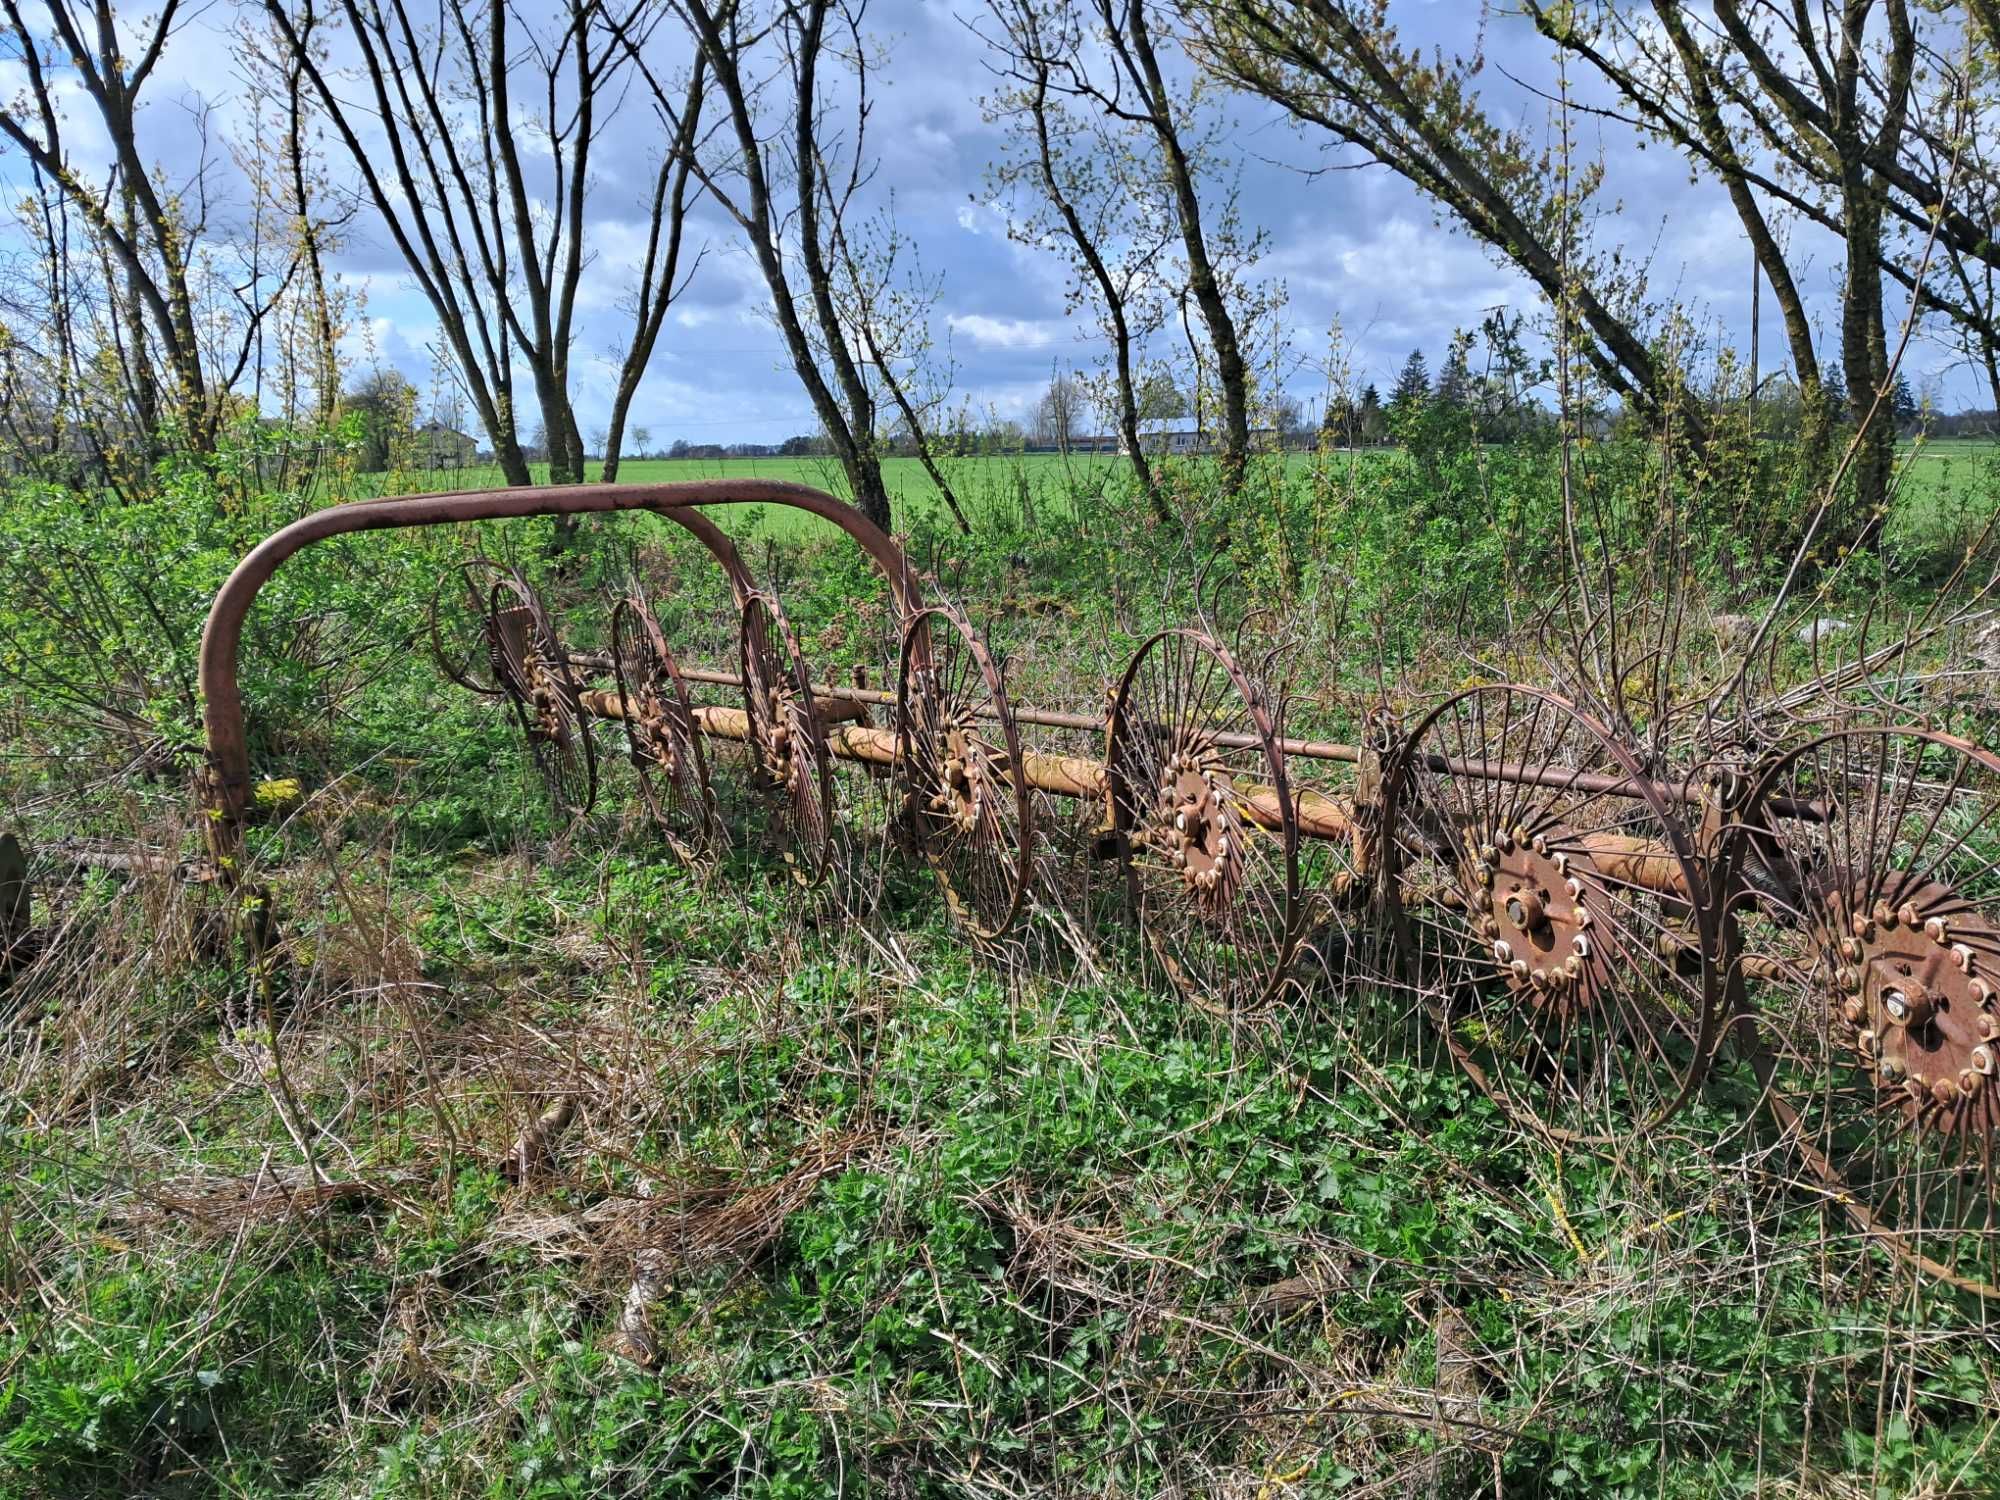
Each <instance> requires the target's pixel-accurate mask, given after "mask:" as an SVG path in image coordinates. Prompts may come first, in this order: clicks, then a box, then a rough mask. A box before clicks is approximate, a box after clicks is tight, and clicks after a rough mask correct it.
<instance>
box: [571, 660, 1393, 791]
mask: <svg viewBox="0 0 2000 1500" xmlns="http://www.w3.org/2000/svg"><path fill="white" fill-rule="evenodd" d="M569 664H570V665H571V666H573V667H588V668H590V669H591V670H593V671H597V672H609V671H610V670H612V666H611V657H610V655H609V654H608V653H606V652H603V651H572V652H570V653H569ZM680 674H681V678H682V680H683V681H685V682H699V683H702V684H705V685H706V686H709V687H727V688H736V689H738V690H741V688H742V686H743V678H742V676H741V675H740V674H739V673H736V672H720V671H717V670H716V669H715V668H713V667H690V666H682V667H681V668H680ZM813 696H814V697H815V698H837V699H840V700H842V701H844V702H847V703H866V704H869V705H871V706H873V707H877V708H894V707H895V706H896V695H895V694H894V693H887V692H883V691H882V690H881V689H880V688H865V687H841V686H839V685H838V684H835V683H824V682H815V683H814V684H813ZM974 711H975V712H976V713H978V714H979V715H980V716H981V717H982V718H988V719H997V718H999V717H1000V714H999V711H998V710H997V709H994V708H991V707H989V706H987V705H986V704H980V705H979V706H978V707H977V708H976V709H975V710H974ZM1009 712H1011V713H1012V714H1013V716H1014V722H1015V723H1016V724H1033V725H1034V726H1036V727H1037V728H1039V729H1079V730H1082V731H1083V732H1085V733H1086V734H1102V733H1104V716H1103V715H1102V714H1068V713H1062V712H1060V711H1058V710H1056V709H1049V708H1012V709H1010V710H1009ZM1212 738H1213V739H1214V741H1215V743H1216V744H1218V745H1221V746H1223V747H1224V748H1225V749H1230V750H1255V749H1257V748H1259V747H1260V746H1261V745H1262V744H1263V741H1262V740H1260V739H1258V738H1257V736H1255V735H1253V734H1242V733H1239V732H1237V731H1233V730H1225V731H1222V732H1220V733H1218V734H1215V735H1214V736H1212ZM1276 744H1277V747H1278V753H1279V754H1280V755H1296V756H1299V757H1301V758H1302V759H1306V760H1333V761H1346V762H1348V763H1349V764H1358V763H1359V762H1360V760H1361V747H1360V746H1358V745H1339V744H1334V743H1332V742H1331V741H1327V740H1293V739H1281V740H1278V741H1276Z"/></svg>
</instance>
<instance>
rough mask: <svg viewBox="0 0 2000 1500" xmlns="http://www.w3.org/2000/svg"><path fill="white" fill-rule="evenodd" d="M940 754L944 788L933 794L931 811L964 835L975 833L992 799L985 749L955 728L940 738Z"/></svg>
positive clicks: (966, 732) (963, 729) (961, 727)
mask: <svg viewBox="0 0 2000 1500" xmlns="http://www.w3.org/2000/svg"><path fill="white" fill-rule="evenodd" d="M938 751H939V754H938V766H939V770H940V773H941V779H942V784H941V785H940V786H939V787H938V789H937V791H935V792H933V793H932V794H931V808H932V810H933V811H934V812H936V813H937V814H938V815H939V816H940V817H943V818H945V819H947V820H948V821H950V822H951V823H953V824H954V825H956V826H957V827H958V829H959V830H960V831H961V832H964V833H972V832H974V831H976V830H977V829H978V827H979V821H980V819H981V818H982V817H984V816H985V813H986V801H987V798H988V797H990V796H991V795H993V792H992V787H991V782H992V773H991V770H990V768H989V767H988V766H987V764H986V750H985V747H984V746H983V745H981V744H980V743H979V739H978V737H977V736H976V735H974V734H973V733H972V732H971V731H970V730H969V729H967V728H966V727H965V726H964V725H962V724H954V725H952V726H950V727H949V728H947V729H946V730H945V731H944V733H943V734H942V735H941V736H939V744H938Z"/></svg>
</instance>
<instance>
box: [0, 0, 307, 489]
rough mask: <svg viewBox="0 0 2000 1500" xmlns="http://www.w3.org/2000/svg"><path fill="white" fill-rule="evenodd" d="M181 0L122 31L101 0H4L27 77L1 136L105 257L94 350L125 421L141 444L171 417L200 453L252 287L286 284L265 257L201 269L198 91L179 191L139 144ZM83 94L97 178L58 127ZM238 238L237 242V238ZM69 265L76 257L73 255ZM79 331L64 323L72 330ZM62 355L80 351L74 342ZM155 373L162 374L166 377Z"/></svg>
mask: <svg viewBox="0 0 2000 1500" xmlns="http://www.w3.org/2000/svg"><path fill="white" fill-rule="evenodd" d="M183 9H184V8H183V6H182V4H181V3H180V0H165V3H164V4H163V5H162V6H161V8H160V10H159V11H158V12H156V13H154V14H153V15H151V16H148V17H145V18H142V19H139V20H137V21H136V23H132V24H130V25H128V26H127V27H126V29H125V30H124V31H122V32H121V20H120V18H119V17H118V16H117V14H116V13H115V12H114V11H113V9H112V7H111V5H110V4H109V3H108V0H93V3H91V4H90V5H88V6H85V5H83V4H81V3H78V0H44V3H43V4H42V6H41V8H40V10H41V14H42V16H43V17H45V19H46V24H45V25H44V26H42V27H40V28H37V27H35V26H33V25H31V24H30V22H29V21H28V19H27V17H26V15H25V14H24V13H23V10H22V6H21V0H0V20H4V23H5V24H4V29H0V47H3V48H4V49H5V50H4V51H0V58H4V59H5V60H7V61H10V62H12V63H14V64H15V65H16V66H17V67H18V68H19V70H20V73H21V76H22V78H23V85H22V87H21V89H20V90H19V92H18V93H17V94H15V96H14V97H13V98H11V99H10V100H8V101H7V102H6V104H5V106H4V107H0V141H4V142H6V143H8V144H10V145H11V146H13V147H14V148H15V149H16V150H18V151H19V152H21V154H22V155H23V156H25V157H26V158H27V160H28V162H29V164H30V167H31V169H32V171H33V173H34V174H35V179H36V182H37V184H38V185H46V186H47V187H49V188H50V189H52V190H54V191H55V192H58V193H60V194H61V196H62V198H63V200H64V201H65V202H66V203H67V204H68V205H69V206H70V207H71V208H73V209H74V210H75V211H76V213H77V215H78V216H79V217H80V219H81V221H82V227H83V229H84V231H85V232H86V233H87V235H88V237H89V240H90V242H91V246H92V249H93V251H94V253H95V254H96V255H97V256H99V257H100V258H101V259H102V261H103V263H104V266H105V271H106V285H107V292H108V296H107V301H106V304H105V308H104V311H105V313H106V314H107V318H106V321H105V323H104V325H103V333H104V336H105V343H104V345H103V346H102V348H103V352H104V353H105V354H106V355H107V356H108V357H110V358H112V359H113V360H114V361H115V362H116V364H117V367H118V368H119V370H120V371H121V373H122V378H123V380H124V382H125V384H126V386H127V388H128V390H129V393H130V397H131V405H132V408H133V420H134V425H135V427H136V428H137V431H138V434H139V437H140V441H141V442H142V443H143V444H144V445H146V446H147V448H148V450H149V451H150V450H151V448H152V445H154V444H156V443H157V442H158V441H159V437H160V431H161V424H162V422H163V421H164V420H165V419H167V418H168V417H169V416H171V417H172V418H173V419H174V421H175V422H176V423H177V424H178V426H179V428H180V432H181V437H182V440H183V441H184V442H186V443H187V444H188V445H189V446H190V447H191V448H192V449H194V450H195V451H197V452H202V451H207V450H209V449H210V448H212V447H213V446H214V443H215V438H216V434H217V432H218V430H219V427H220V424H221V421H222V417H223V412H224V398H225V397H226V396H227V394H228V392H229V391H230V390H231V389H232V388H233V387H234V385H235V384H236V381H237V380H238V379H239V378H240V377H241V376H242V374H243V371H244V369H245V367H246V365H247V364H248V362H249V360H250V358H251V354H252V351H253V349H254V348H255V347H256V344H257V339H258V336H259V329H260V325H261V322H262V318H263V315H264V313H265V312H266V311H267V310H268V304H267V303H264V302H259V301H258V300H257V295H258V293H259V291H260V290H261V289H262V288H263V287H264V286H266V285H275V286H280V287H281V286H283V285H284V284H286V283H287V282H288V281H289V279H290V271H289V269H283V270H280V271H279V272H278V274H277V275H276V276H275V277H272V276H269V275H267V271H266V268H265V267H263V266H262V265H252V266H251V267H250V268H249V274H248V275H247V276H236V275H220V274H209V273H208V271H207V268H206V267H205V266H204V263H203V261H202V256H203V255H204V253H205V252H207V251H209V250H211V249H213V248H214V247H213V246H212V245H211V244H210V243H209V232H210V226H209V223H208V211H209V207H210V204H209V200H208V189H209V174H210V170H211V168H212V166H213V163H212V162H211V160H210V158H209V156H208V154H207V149H206V147H207V140H206V127H207V111H206V106H205V105H204V104H203V103H202V102H201V101H200V100H196V101H194V109H193V116H192V117H193V120H194V123H195V127H196V130H197V132H198V133H199V134H200V135H201V137H202V139H201V142H200V144H201V147H202V151H201V155H200V159H199V161H198V163H197V165H196V167H195V169H194V171H193V172H192V173H191V174H190V175H189V177H188V180H187V183H186V185H185V186H184V187H183V188H182V189H181V190H179V191H172V190H169V189H167V188H166V187H164V186H162V184H161V183H160V182H159V181H157V180H156V179H155V177H154V175H153V173H152V172H151V170H150V169H149V166H148V162H147V158H146V154H145V149H144V147H143V145H142V139H141V137H142V133H143V132H142V130H141V117H142V112H143V104H142V100H141V95H142V94H143V93H144V91H145V88H146V85H147V83H148V81H149V80H150V79H151V78H152V76H153V71H154V69H155V68H156V67H157V66H158V65H159V61H160V57H161V54H162V53H163V52H164V50H165V49H166V46H167V44H168V42H169V40H170V39H171V38H172V37H173V36H175V35H176V34H177V33H178V31H179V30H180V27H181V25H182V22H183V20H184V14H183ZM67 99H75V100H79V101H81V102H82V103H83V104H84V105H85V106H86V107H87V108H88V110H89V112H90V114H91V115H92V116H93V117H94V121H95V124H96V126H97V127H98V128H99V129H100V130H101V131H102V132H103V138H104V143H105V144H106V145H107V146H108V147H109V150H110V155H111V166H110V169H109V172H108V173H107V175H106V176H105V178H104V180H102V181H101V182H93V181H90V180H88V179H87V178H86V176H85V169H84V168H83V167H82V166H81V165H80V164H79V163H78V161H77V160H76V158H75V154H74V152H73V150H72V145H71V141H70V138H69V136H68V134H67V132H66V123H67V122H66V120H65V114H64V102H65V100H67ZM239 248H240V247H239ZM70 269H74V263H73V262H72V263H71V264H70ZM74 331H75V326H74V324H71V325H70V332H71V333H73V332H74ZM70 352H71V355H72V356H76V355H81V354H84V353H86V351H82V350H80V349H79V348H77V347H75V346H74V345H73V346H72V348H71V351H70ZM163 376H164V379H163Z"/></svg>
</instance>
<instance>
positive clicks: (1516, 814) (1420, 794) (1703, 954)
mask: <svg viewBox="0 0 2000 1500" xmlns="http://www.w3.org/2000/svg"><path fill="white" fill-rule="evenodd" d="M1383 800H1384V819H1385V823H1384V826H1385V828H1386V830H1387V837H1386V839H1385V849H1384V855H1385V870H1384V874H1385V902H1386V905H1387V909H1388V913H1389V916H1390V919H1391V933H1392V936H1393V939H1394V941H1395V944H1396V947H1397V949H1398V956H1399V959H1400V962H1401V966H1402V968H1403V971H1404V973H1405V974H1406V975H1407V977H1408V979H1409V981H1410V982H1412V983H1414V984H1416V985H1417V986H1418V987H1419V990H1420V993H1421V994H1422V995H1423V997H1424V1001H1425V1005H1426V1007H1427V1009H1428V1010H1429V1011H1430V1013H1431V1016H1432V1018H1433V1020H1434V1021H1435V1022H1436V1023H1437V1025H1438V1026H1439V1028H1440V1030H1441V1031H1442V1034H1443V1036H1444V1039H1445V1041H1446V1044H1447V1045H1448V1046H1449V1047H1450V1049H1451V1052H1452V1055H1453V1057H1454V1058H1455V1059H1456V1060H1457V1061H1458V1063H1459V1065H1460V1066H1461V1067H1462V1068H1463V1069H1464V1070H1465V1071H1466V1073H1467V1074H1468V1075H1470V1076H1471V1077H1472V1079H1473V1080H1474V1081H1475V1082H1476V1083H1477V1084H1478V1085H1479V1087H1480V1088H1482V1089H1483V1090H1485V1092H1486V1093H1487V1094H1488V1095H1489V1096H1490V1097H1491V1098H1492V1099H1493V1100H1494V1101H1495V1102H1496V1103H1497V1104H1499V1105H1500V1107H1501V1108H1502V1109H1504V1110H1505V1111H1506V1112H1507V1113H1508V1115H1509V1116H1510V1117H1511V1118H1513V1119H1515V1120H1516V1121H1518V1122H1520V1123H1522V1124H1524V1125H1526V1126H1528V1127H1530V1128H1532V1129H1534V1130H1536V1131H1538V1132H1539V1133H1541V1134H1543V1135H1545V1136H1548V1137H1549V1138H1551V1139H1553V1140H1557V1141H1562V1142H1570V1143H1575V1144H1579V1145H1588V1146H1608V1145H1614V1144H1616V1143H1618V1142H1621V1141H1624V1140H1628V1139H1630V1138H1632V1137H1634V1136H1637V1135H1640V1134H1642V1133H1644V1132H1645V1131H1647V1130H1649V1129H1651V1128H1652V1127H1654V1126H1657V1125H1659V1124H1660V1123H1661V1122H1662V1121H1664V1120H1666V1119H1667V1118H1668V1117H1669V1116H1671V1115H1672V1114H1674V1113H1675V1111H1677V1110H1678V1109H1679V1108H1680V1107H1681V1106H1682V1105H1683V1104H1684V1103H1685V1102H1686V1101H1687V1099H1688V1097H1689V1096H1690V1095H1691V1094H1692V1093H1693V1092H1694V1089H1695V1087H1696V1085H1697V1084H1698V1083H1699V1082H1700V1080H1701V1077H1702V1074H1703V1071H1704V1070H1705V1068H1706V1066H1707V1062H1708V1059H1709V1056H1710V1043H1711V1040H1712V1037H1713V1035H1714V1032H1715V1029H1716V1025H1717V1022H1718V1015H1719V1010H1720V1001H1721V992H1722V986H1721V979H1720V965H1719V963H1718V962H1717V941H1716V932H1717V925H1718V924H1717V922H1716V919H1715V916H1714V914H1713V912H1712V910H1711V907H1710V903H1709V902H1708V901H1707V899H1706V888H1705V886H1704V883H1703V880H1702V877H1701V874H1700V872H1699V870H1698V868H1697V865H1696V862H1695V858H1694V855H1693V852H1692V849H1691V846H1690V843H1689V840H1688V837H1687V834H1686V832H1685V830H1684V828H1683V819H1682V816H1681V812H1680V810H1679V808H1678V807H1677V806H1675V805H1674V804H1672V803H1671V802H1670V801H1669V800H1668V798H1667V795H1666V793H1665V789H1663V788H1661V787H1659V786H1658V785H1656V784H1655V783H1654V782H1653V781H1651V780H1650V779H1648V778H1646V777H1644V776H1642V775H1641V773H1640V768H1639V765H1638V762H1637V760H1636V759H1635V758H1634V756H1633V755H1632V753H1631V752H1630V750H1628V749H1627V748H1626V747H1625V746H1624V745H1623V744H1622V743H1620V742H1619V741H1618V740H1617V739H1616V738H1615V737H1614V736H1613V735H1612V734H1611V732H1610V731H1609V730H1607V729H1605V728H1604V727H1603V726H1602V725H1600V724H1598V723H1597V722H1596V721H1595V720H1593V719H1591V718H1590V717H1589V716H1588V715H1586V714H1584V713H1582V712H1581V711H1580V710H1578V709H1577V708H1575V707H1574V706H1572V705H1571V704H1569V703H1568V702H1566V701H1565V700H1563V699H1561V698H1559V697H1557V696H1555V695H1554V694H1552V693H1545V692H1541V691H1539V690H1536V689H1533V688H1525V687H1514V686H1494V687H1483V688H1474V689H1471V690H1469V691H1467V692H1463V693H1460V694H1458V695H1456V696H1454V697H1452V698H1450V699H1447V700H1446V701H1445V702H1444V703H1442V704H1440V705H1439V706H1438V707H1437V708H1435V709H1433V710H1432V711H1431V713H1430V714H1429V715H1428V716H1427V717H1426V718H1425V719H1424V720H1423V721H1422V722H1421V723H1420V724H1419V725H1417V727H1416V728H1415V730H1414V731H1413V732H1412V733H1411V736H1410V738H1409V739H1408V740H1407V741H1406V742H1405V743H1404V745H1403V746H1402V748H1401V749H1400V750H1399V752H1398V753H1397V755H1396V758H1395V760H1394V762H1393V763H1392V765H1391V766H1390V767H1389V769H1388V774H1387V786H1386V787H1385V790H1384V799H1383Z"/></svg>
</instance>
